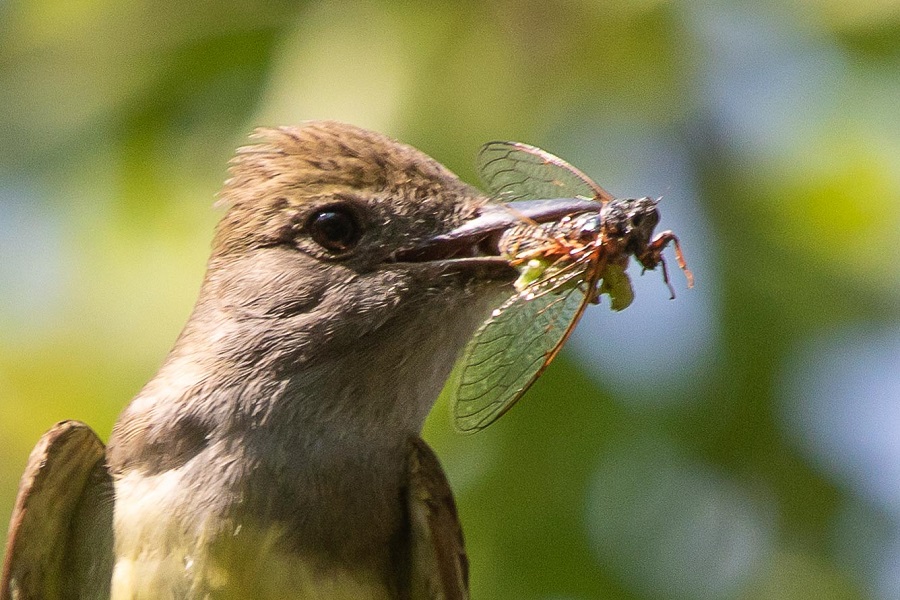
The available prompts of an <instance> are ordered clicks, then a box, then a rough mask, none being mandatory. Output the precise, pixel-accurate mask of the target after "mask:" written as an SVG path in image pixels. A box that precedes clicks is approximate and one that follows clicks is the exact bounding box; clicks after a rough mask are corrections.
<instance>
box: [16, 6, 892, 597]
mask: <svg viewBox="0 0 900 600" xmlns="http://www.w3.org/2000/svg"><path fill="white" fill-rule="evenodd" d="M0 27H2V33H0V36H2V37H0V106H2V110H0V440H2V444H0V523H2V525H0V527H5V524H6V522H7V520H8V516H9V512H10V510H11V507H12V503H13V499H14V494H15V490H16V486H17V484H18V477H19V475H20V474H21V471H22V469H23V467H24V464H25V461H26V457H27V455H28V452H29V450H30V449H31V447H32V446H33V444H34V443H35V442H36V441H37V439H38V437H39V436H40V435H41V433H42V432H43V431H44V430H46V429H47V428H48V427H50V425H51V424H53V423H54V422H56V421H58V420H61V419H66V418H75V419H80V420H83V421H86V422H88V423H89V424H91V425H92V426H93V427H95V428H96V429H97V430H98V431H99V432H100V434H101V436H103V437H104V438H106V437H107V436H108V435H109V431H110V429H111V427H112V424H113V421H114V419H115V417H116V414H117V413H118V412H119V410H120V409H121V408H122V407H123V406H124V405H125V404H126V403H127V401H128V400H129V398H130V397H131V396H133V395H134V394H135V393H136V392H137V391H138V390H139V389H140V387H141V385H142V384H143V383H144V382H145V381H146V380H147V379H148V378H149V377H151V376H152V374H153V373H154V370H155V369H156V367H157V366H158V365H159V364H160V362H161V360H162V358H163V357H164V355H165V353H166V352H167V350H168V349H169V347H170V345H171V344H172V342H173V341H174V339H175V337H176V335H177V334H178V332H179V330H180V327H181V326H182V324H183V323H184V321H185V319H186V318H187V316H188V314H189V311H190V308H191V305H192V302H193V299H194V296H195V294H196V292H197V290H198V288H199V284H200V280H201V276H202V274H203V270H204V263H205V259H206V255H207V251H208V247H209V242H210V240H211V236H212V228H213V226H214V223H215V222H216V219H217V218H218V216H219V215H220V211H218V210H217V209H214V208H213V206H212V204H213V202H214V197H215V192H216V190H217V188H218V186H219V184H220V183H221V181H222V180H223V179H224V177H225V164H226V161H227V159H228V158H229V156H230V154H231V152H232V151H233V149H234V148H235V147H236V146H238V145H240V144H242V143H243V142H244V140H245V139H246V135H247V133H249V131H250V130H251V129H252V128H253V127H254V126H256V125H277V124H290V123H297V122H299V121H302V120H305V119H311V118H337V119H342V120H346V121H350V122H353V123H356V124H359V125H362V126H366V127H370V128H373V129H377V130H380V131H383V132H385V133H388V134H390V135H393V136H395V137H398V138H400V139H402V140H404V141H406V142H408V143H411V144H413V145H415V146H417V147H419V148H421V149H423V150H424V151H425V152H427V153H429V154H431V155H432V156H434V157H435V158H437V159H438V160H440V161H441V162H443V163H445V164H447V165H448V166H449V167H450V168H451V169H453V170H455V171H456V172H458V173H459V174H460V175H461V176H462V177H463V178H465V179H467V180H469V181H473V182H474V181H476V175H475V173H474V170H473V167H472V165H473V160H474V156H475V153H476V152H477V149H478V148H479V146H480V145H481V144H482V143H484V142H486V141H488V140H492V139H513V140H521V141H526V142H529V143H532V144H536V145H538V146H541V147H544V148H546V149H548V150H550V151H552V152H554V153H556V154H559V155H560V156H562V157H564V158H565V159H567V160H569V161H570V162H572V163H573V164H575V165H577V166H579V167H580V168H582V169H583V170H584V171H586V172H587V173H588V174H590V175H591V176H593V177H594V178H595V179H597V181H598V182H599V183H601V185H603V186H604V187H606V188H607V189H609V190H610V191H612V192H613V193H614V194H617V195H621V196H635V195H651V196H663V203H662V212H663V226H664V227H671V228H672V229H674V230H675V231H676V232H678V233H679V235H680V236H681V237H682V241H683V243H684V247H685V252H686V255H687V257H688V260H689V263H690V266H691V268H692V269H693V271H694V273H695V276H696V279H697V286H696V288H695V289H693V290H686V289H685V286H684V280H683V278H682V277H681V276H680V274H677V273H674V272H673V279H674V280H675V284H676V288H677V291H678V298H677V299H676V300H675V301H669V299H668V294H667V291H666V289H665V286H664V285H663V283H662V281H661V279H660V277H659V275H658V273H648V274H646V275H645V276H644V277H640V278H639V277H637V275H639V273H637V272H635V276H636V284H637V285H636V288H637V296H638V297H637V300H636V302H635V304H634V305H633V306H632V307H631V308H629V309H628V310H627V311H624V312H623V313H618V314H614V313H611V312H610V311H609V310H608V309H607V308H606V307H605V306H601V307H596V308H593V309H591V310H589V311H588V314H587V315H586V317H585V319H584V322H583V323H582V325H581V326H580V327H579V329H578V331H577V334H576V337H575V339H573V340H572V343H571V344H569V346H568V348H567V351H566V352H565V353H564V354H563V355H562V357H561V358H560V359H559V360H558V361H557V362H556V363H554V365H553V367H552V368H551V369H549V371H548V372H547V373H546V375H545V377H544V378H543V379H542V380H541V381H539V382H538V384H536V385H535V387H534V388H533V390H532V391H531V392H530V393H529V394H528V396H527V397H526V399H525V400H524V401H523V402H522V403H521V404H520V405H519V406H517V407H516V408H515V409H514V410H513V411H512V412H511V413H509V414H508V415H507V416H506V417H504V418H503V419H502V420H501V421H500V422H499V423H498V424H497V425H495V426H493V427H492V428H490V429H489V430H487V431H486V432H484V433H483V434H481V435H477V436H473V437H460V436H457V435H455V434H453V433H452V432H451V428H450V426H449V422H448V419H447V408H446V405H445V404H444V403H443V402H441V403H439V404H438V406H437V407H436V410H435V412H434V414H433V416H432V418H431V419H430V420H429V423H428V426H427V430H426V438H427V439H428V440H429V441H431V442H432V443H433V444H434V446H435V447H436V449H437V451H438V453H439V454H440V455H441V458H442V460H443V462H444V463H445V466H446V468H447V471H448V473H449V476H450V478H451V480H452V482H453V485H454V488H455V489H456V490H457V494H458V502H459V508H460V512H461V516H462V520H463V523H464V526H465V531H466V536H467V542H468V548H469V553H470V558H471V562H472V588H473V596H474V597H475V598H490V599H498V600H500V599H531V598H535V599H547V600H551V599H552V600H582V599H594V598H623V599H639V598H640V599H643V598H660V599H669V598H673V599H707V598H734V599H747V600H749V599H756V598H760V599H776V600H782V599H784V600H788V599H805V598H816V599H826V600H828V599H838V598H841V599H843V598H848V599H849V598H876V599H896V598H900V3H898V2H897V1H892V0H853V1H846V0H844V1H840V0H787V1H781V2H776V1H774V0H773V1H771V2H765V1H763V2H752V3H748V2H738V1H733V2H728V1H722V2H713V1H705V0H701V1H689V0H682V1H679V2H675V1H671V2H667V1H661V0H638V1H621V2H605V1H588V0H582V1H577V0H570V1H567V2H553V1H550V2H548V1H547V0H500V1H496V2H475V1H470V2H456V3H454V2H413V1H403V0H394V1H389V0H376V1H374V2H368V3H354V2H340V1H331V0H325V1H318V2H298V3H295V2H258V1H257V2H255V1H253V0H241V1H240V2H237V1H233V2H227V1H226V2H207V1H201V2H179V1H175V0H142V1H129V2H110V1H103V0H93V1H87V0H85V1H71V0H30V1H14V0H5V1H2V0H0ZM2 534H3V530H0V535H2Z"/></svg>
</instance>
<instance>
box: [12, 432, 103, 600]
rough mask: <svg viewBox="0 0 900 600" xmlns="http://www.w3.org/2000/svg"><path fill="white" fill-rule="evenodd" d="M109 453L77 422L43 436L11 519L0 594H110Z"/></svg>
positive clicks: (25, 597)
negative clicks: (106, 457) (107, 454)
mask: <svg viewBox="0 0 900 600" xmlns="http://www.w3.org/2000/svg"><path fill="white" fill-rule="evenodd" d="M104 455H105V448H104V446H103V443H102V442H101V441H100V438H98V437H97V434H95V433H94V432H93V430H91V428H90V427H88V426H87V425H85V424H84V423H79V422H78V421H62V422H60V423H57V424H56V425H55V426H53V428H52V429H50V431H48V432H47V433H45V434H44V435H43V437H41V439H40V441H38V443H37V446H35V448H34V450H32V451H31V456H29V458H28V466H27V467H26V468H25V473H24V475H22V481H21V483H20V484H19V494H18V496H17V497H16V504H15V508H14V509H13V514H12V519H11V520H10V527H9V538H8V540H7V545H6V559H5V561H4V563H3V572H2V577H0V600H37V599H41V600H57V599H63V598H92V599H99V598H104V599H108V598H109V585H110V578H111V575H112V558H113V548H112V543H113V541H112V531H113V529H112V507H113V492H112V480H111V478H110V476H109V472H108V471H107V469H106V463H105V460H104Z"/></svg>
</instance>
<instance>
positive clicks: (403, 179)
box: [135, 121, 596, 435]
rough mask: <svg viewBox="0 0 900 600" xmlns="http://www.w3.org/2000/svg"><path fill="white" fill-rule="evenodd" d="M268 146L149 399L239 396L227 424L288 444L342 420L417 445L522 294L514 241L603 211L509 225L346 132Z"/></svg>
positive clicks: (248, 174)
mask: <svg viewBox="0 0 900 600" xmlns="http://www.w3.org/2000/svg"><path fill="white" fill-rule="evenodd" d="M255 138H256V139H255V142H256V143H254V144H253V145H250V146H247V147H245V148H241V149H240V150H238V152H237V155H236V156H235V158H234V159H233V161H232V163H231V177H230V179H228V181H227V182H226V184H225V186H224V189H223V191H222V193H221V199H222V203H223V204H224V205H225V206H226V213H225V215H224V217H223V218H222V220H221V222H220V223H219V226H218V228H217V230H216V234H215V239H214V242H213V251H212V255H211V258H210V260H209V264H208V269H207V274H206V278H205V280H204V283H203V287H202V290H201V293H200V298H199V300H198V302H197V305H196V307H195V310H194V313H193V315H192V317H191V319H190V321H189V323H188V325H187V326H186V327H185V329H184V331H183V333H182V335H181V337H180V338H179V341H178V343H177V344H176V348H175V349H174V350H173V352H172V354H171V355H170V357H169V359H168V360H167V362H166V364H165V365H164V367H163V369H162V370H161V372H160V375H159V376H158V377H157V381H156V382H151V384H149V385H148V388H147V389H145V392H144V394H142V395H149V396H151V397H152V396H155V395H159V394H160V393H163V394H167V393H171V390H172V389H173V387H174V388H178V387H185V385H186V386H187V387H189V388H190V391H188V392H179V393H185V394H190V395H193V396H197V397H202V398H204V399H205V400H204V403H205V406H207V407H208V405H209V404H210V401H209V399H208V398H209V397H210V395H213V396H216V395H218V396H222V397H224V396H226V395H227V398H228V400H227V402H222V401H220V402H218V403H217V404H219V405H223V406H225V405H229V406H230V405H236V407H235V406H231V407H230V408H229V409H228V414H229V415H232V416H233V415H234V414H240V415H247V414H252V415H254V418H256V419H268V420H270V421H271V420H275V421H278V422H279V423H280V424H282V426H283V427H286V428H290V427H296V426H297V424H299V423H302V424H303V426H304V427H315V426H316V425H317V424H323V423H333V422H334V420H335V419H339V420H340V421H341V422H342V423H343V424H344V427H345V428H346V429H347V430H349V431H354V430H355V431H357V432H358V431H361V430H367V431H370V432H371V431H376V432H378V433H377V434H376V435H381V434H382V433H384V434H385V435H395V434H396V433H397V432H398V431H399V432H401V433H404V434H410V433H417V432H418V431H419V430H420V429H421V426H422V423H423V421H424V418H425V416H426V415H427V413H428V411H429V410H430V408H431V406H432V404H433V403H434V401H435V399H436V398H437V395H438V393H439V392H440V389H441V387H442V386H443V384H444V382H445V380H446V379H447V377H448V375H449V373H450V370H451V368H452V366H453V364H454V361H455V358H456V356H457V354H458V353H459V351H460V350H461V349H462V347H463V346H464V345H465V343H466V341H467V340H468V339H469V338H470V337H471V335H472V334H473V332H474V331H475V329H476V328H477V327H478V325H479V324H480V323H481V322H482V321H483V320H484V319H485V318H486V317H487V316H488V315H489V314H490V310H491V309H492V308H494V307H496V306H497V305H499V303H500V302H502V301H503V300H504V299H505V297H509V296H510V295H512V294H513V293H514V289H513V287H512V286H511V285H510V284H511V283H512V282H513V280H514V279H515V277H516V275H517V273H516V271H515V270H514V269H513V268H511V267H510V266H509V265H508V263H507V261H506V260H505V259H503V258H501V257H500V256H499V250H498V249H497V240H498V239H499V237H500V235H501V234H502V232H503V231H504V230H505V229H506V228H508V227H510V226H511V225H513V224H516V223H519V222H521V219H522V218H523V216H524V217H527V218H532V219H536V220H541V221H548V220H554V219H558V218H560V217H562V216H563V215H565V214H569V213H571V212H577V211H578V210H579V208H580V209H582V210H583V209H587V208H595V207H596V204H595V203H591V202H585V201H583V200H577V199H573V200H550V201H543V202H542V201H532V202H525V203H516V204H517V206H516V207H515V208H514V209H513V210H511V209H509V208H508V207H507V206H506V205H503V204H498V203H493V202H489V200H488V198H486V197H485V196H484V195H483V194H482V193H481V192H479V191H478V190H477V189H475V188H473V187H471V186H469V185H467V184H466V183H463V182H462V181H460V180H459V179H458V178H457V177H456V176H455V175H454V174H453V173H451V172H450V171H449V170H447V169H446V168H444V167H443V166H441V165H440V164H439V163H437V162H436V161H434V160H433V159H431V158H430V157H428V156H426V155H425V154H423V153H422V152H420V151H418V150H416V149H414V148H412V147H410V146H407V145H404V144H401V143H399V142H397V141H395V140H393V139H391V138H389V137H386V136H384V135H381V134H377V133H374V132H371V131H367V130H364V129H360V128H357V127H354V126H350V125H346V124H342V123H336V122H330V121H319V122H309V123H306V124H304V125H301V126H298V127H282V128H277V129H260V130H258V131H257V132H256V134H255ZM210 373H212V374H214V376H211V375H210ZM213 379H214V380H213ZM173 382H174V383H173ZM226 391H227V392H226ZM135 404H136V405H137V407H138V408H139V405H140V404H141V401H140V398H139V399H138V400H136V402H135ZM179 410H180V411H181V412H182V413H183V412H184V409H183V407H181V408H179ZM200 410H201V409H198V411H197V412H200ZM203 410H206V409H203ZM260 415H262V416H260ZM267 415H268V416H267ZM204 418H205V417H204ZM238 421H240V419H238ZM235 426H236V427H237V426H240V427H244V426H245V424H243V425H235ZM328 427H330V426H328ZM322 428H323V429H324V428H326V426H325V425H322ZM329 431H330V429H329Z"/></svg>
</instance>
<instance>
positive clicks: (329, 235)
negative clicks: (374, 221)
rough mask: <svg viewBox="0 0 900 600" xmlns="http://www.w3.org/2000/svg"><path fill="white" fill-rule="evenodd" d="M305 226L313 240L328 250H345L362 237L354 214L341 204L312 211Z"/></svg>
mask: <svg viewBox="0 0 900 600" xmlns="http://www.w3.org/2000/svg"><path fill="white" fill-rule="evenodd" d="M306 228H307V230H308V231H309V235H310V237H312V239H313V241H314V242H316V243H317V244H319V245H320V246H322V247H323V248H325V249H326V250H328V251H329V252H346V251H347V250H350V249H352V248H353V247H354V246H355V245H356V244H357V243H358V242H359V238H360V237H362V228H361V227H360V225H359V220H358V219H357V218H356V215H354V214H353V212H352V211H350V210H348V209H347V208H344V207H341V206H332V207H329V208H325V209H323V210H320V211H318V212H315V213H313V214H312V216H311V217H310V218H309V221H308V222H307V225H306Z"/></svg>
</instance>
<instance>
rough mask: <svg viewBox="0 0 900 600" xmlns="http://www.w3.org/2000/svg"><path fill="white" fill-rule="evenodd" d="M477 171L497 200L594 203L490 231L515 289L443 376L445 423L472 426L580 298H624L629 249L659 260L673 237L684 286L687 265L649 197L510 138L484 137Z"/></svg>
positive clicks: (467, 429) (560, 332)
mask: <svg viewBox="0 0 900 600" xmlns="http://www.w3.org/2000/svg"><path fill="white" fill-rule="evenodd" d="M477 165H478V171H479V173H480V175H481V177H482V179H483V180H484V183H485V185H486V186H487V188H488V190H489V191H490V192H491V193H492V194H493V195H494V197H495V198H496V199H497V200H498V201H501V202H510V201H513V200H528V199H542V198H584V199H592V200H595V201H596V202H597V210H596V211H594V212H587V213H583V214H579V215H571V216H568V217H565V218H563V219H561V220H560V221H556V222H552V223H544V224H537V223H532V222H528V221H526V220H523V222H522V224H520V225H517V226H515V227H513V228H511V229H509V230H508V231H507V232H505V233H504V235H503V237H502V238H501V239H500V242H499V248H500V251H501V254H502V255H503V256H504V257H505V258H507V260H508V261H509V263H510V264H511V265H512V266H515V267H517V268H518V269H519V273H520V276H519V279H518V280H517V281H516V282H515V288H516V293H515V295H513V296H512V297H511V298H510V299H509V300H507V301H506V302H505V303H504V304H503V305H501V306H500V307H499V308H497V309H496V310H494V311H493V313H492V314H491V316H490V318H488V320H487V321H485V322H484V324H483V325H482V326H481V327H480V328H479V329H478V331H477V332H476V333H475V335H474V336H473V337H472V339H471V340H470V341H469V343H468V344H467V346H466V348H465V349H464V350H463V354H462V357H461V359H460V365H459V368H458V370H457V372H456V377H455V378H454V380H453V383H452V384H451V386H452V392H453V400H452V402H453V423H454V426H455V427H456V429H457V430H459V431H461V432H464V433H474V432H477V431H480V430H482V429H484V428H485V427H487V426H488V425H490V424H491V423H493V422H494V421H496V420H497V419H498V418H500V417H501V416H502V415H503V414H504V413H505V412H506V411H507V410H509V409H510V408H511V407H512V406H513V404H515V403H516V401H517V400H518V399H519V398H521V397H522V395H523V394H524V393H525V392H526V391H527V390H528V388H529V387H530V386H531V384H533V383H534V382H535V380H537V378H538V377H540V375H541V373H543V371H544V369H545V368H547V365H549V364H550V362H551V361H553V359H554V358H555V357H556V355H557V354H558V353H559V351H560V349H561V348H562V345H563V344H564V343H565V341H566V339H568V337H569V335H570V334H571V333H572V330H573V329H574V328H575V325H576V324H577V323H578V320H579V319H580V318H581V315H582V314H583V313H584V311H585V309H586V308H587V306H588V305H589V304H597V303H599V302H600V298H601V296H602V295H604V294H607V295H608V296H609V298H610V306H611V308H612V309H613V310H622V309H624V308H626V307H627V306H628V305H629V304H631V300H632V299H633V296H634V294H633V291H632V288H631V281H630V279H629V278H628V275H627V274H626V272H625V269H626V267H627V266H628V261H629V258H630V257H631V256H634V257H635V259H636V260H637V261H638V262H639V263H640V264H641V266H642V267H643V268H644V269H645V270H653V269H655V268H656V267H657V266H658V265H661V266H662V274H663V280H664V281H665V283H666V285H668V287H669V291H670V294H671V297H672V298H674V297H675V291H674V289H673V288H672V285H671V282H670V281H669V273H668V270H667V269H666V263H665V259H664V258H663V255H662V252H663V250H664V249H665V248H666V247H667V246H668V245H669V244H670V243H671V244H673V245H674V247H675V257H676V260H677V262H678V266H679V267H680V268H681V269H682V271H684V274H685V277H686V278H687V281H688V287H691V286H693V275H692V274H691V272H690V271H689V270H688V268H687V264H686V262H685V260H684V255H683V253H682V250H681V244H680V243H679V241H678V238H677V237H676V236H675V234H674V233H672V232H671V231H663V232H660V233H658V234H656V235H654V229H655V228H656V225H657V224H658V223H659V211H658V209H657V203H658V200H653V199H651V198H623V199H616V198H614V197H613V196H612V195H611V194H610V193H609V192H607V191H606V190H604V189H603V188H601V187H600V186H599V185H597V184H596V183H594V181H592V180H591V179H590V178H589V177H588V176H587V175H585V174H584V173H582V172H581V171H579V170H578V169H577V168H575V167H573V166H572V165H570V164H568V163H567V162H565V161H564V160H562V159H561V158H559V157H557V156H554V155H552V154H550V153H549V152H545V151H544V150H541V149H540V148H536V147H534V146H529V145H527V144H522V143H518V142H491V143H489V144H487V145H485V146H484V147H483V148H482V149H481V152H480V153H479V155H478V163H477Z"/></svg>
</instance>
